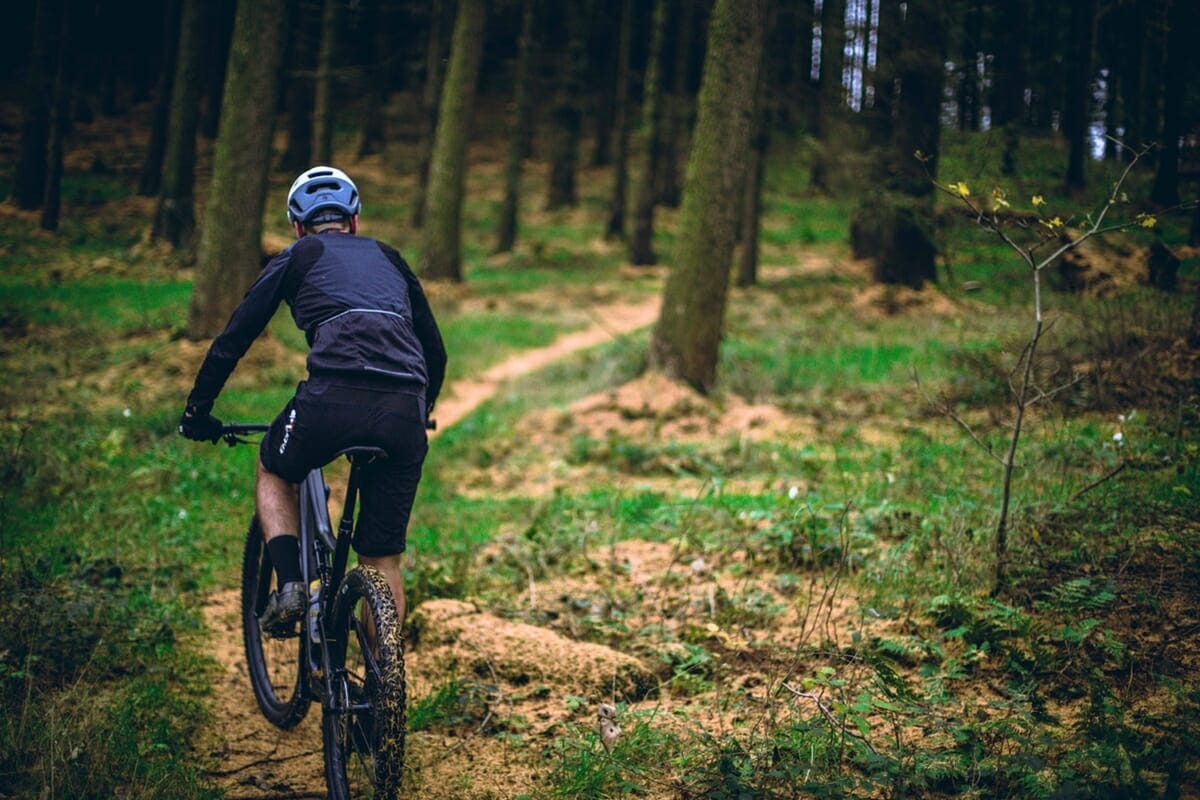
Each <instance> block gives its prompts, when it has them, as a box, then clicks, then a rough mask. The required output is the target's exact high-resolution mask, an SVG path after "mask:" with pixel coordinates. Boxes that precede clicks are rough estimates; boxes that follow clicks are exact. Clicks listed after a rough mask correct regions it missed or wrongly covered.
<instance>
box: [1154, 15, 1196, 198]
mask: <svg viewBox="0 0 1200 800" xmlns="http://www.w3.org/2000/svg"><path fill="white" fill-rule="evenodd" d="M1194 3H1195V0H1171V7H1170V11H1169V12H1168V17H1167V55H1166V67H1165V69H1164V71H1163V124H1162V135H1161V136H1160V137H1159V140H1158V172H1157V173H1156V174H1155V176H1154V188H1153V189H1151V190H1150V199H1151V200H1153V201H1154V202H1155V203H1157V204H1158V205H1160V206H1163V207H1168V206H1173V205H1177V204H1178V203H1179V140H1180V139H1181V138H1182V137H1183V134H1184V122H1183V105H1184V89H1185V88H1186V85H1185V82H1186V80H1187V77H1188V59H1187V53H1185V50H1188V49H1190V48H1192V47H1195V44H1196V42H1195V32H1196V28H1195V24H1194V19H1195V6H1194Z"/></svg>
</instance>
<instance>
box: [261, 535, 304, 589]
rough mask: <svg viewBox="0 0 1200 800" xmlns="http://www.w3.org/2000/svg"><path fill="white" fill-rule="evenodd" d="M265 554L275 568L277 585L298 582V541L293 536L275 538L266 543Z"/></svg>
mask: <svg viewBox="0 0 1200 800" xmlns="http://www.w3.org/2000/svg"><path fill="white" fill-rule="evenodd" d="M267 552H268V553H270V555H271V563H272V564H273V565H274V566H275V575H276V576H277V577H278V583H279V585H280V586H283V585H284V584H285V583H293V582H295V581H298V580H300V539H299V538H297V537H295V536H287V535H284V536H276V537H275V538H274V539H270V540H268V541H267Z"/></svg>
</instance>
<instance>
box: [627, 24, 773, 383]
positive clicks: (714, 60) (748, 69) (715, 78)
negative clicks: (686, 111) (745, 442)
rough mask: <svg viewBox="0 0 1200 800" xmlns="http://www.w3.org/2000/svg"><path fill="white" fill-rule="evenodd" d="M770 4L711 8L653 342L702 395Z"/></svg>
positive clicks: (663, 363) (715, 346) (711, 379)
mask: <svg viewBox="0 0 1200 800" xmlns="http://www.w3.org/2000/svg"><path fill="white" fill-rule="evenodd" d="M768 2H769V0H717V3H716V6H715V8H714V9H713V16H712V21H711V23H710V28H709V36H708V49H707V52H706V55H705V59H704V77H703V81H702V85H701V88H700V98H699V107H698V112H697V119H696V131H695V137H694V140H693V144H692V150H691V155H690V157H689V159H688V170H687V181H686V184H685V188H684V195H683V209H682V211H681V216H680V226H679V245H678V248H677V250H676V254H675V263H674V266H673V268H672V270H671V273H670V275H669V276H668V278H667V283H666V286H665V287H664V289H663V303H662V312H661V316H660V317H659V320H658V324H657V325H656V326H655V329H654V333H653V335H652V338H651V342H650V363H651V365H653V366H655V367H657V368H659V369H661V370H662V371H663V372H664V373H665V374H667V375H668V376H669V377H672V378H676V379H679V380H683V381H686V382H687V383H688V384H690V385H691V386H693V387H695V388H696V389H697V390H698V391H701V392H704V393H709V392H711V391H712V390H713V388H714V387H715V384H716V377H717V361H718V356H719V350H720V344H721V331H722V327H723V321H724V316H725V303H726V296H727V294H728V288H729V274H730V267H731V263H730V262H731V259H732V255H733V248H734V237H735V235H736V231H735V228H734V221H735V219H736V216H737V208H736V206H737V204H738V200H739V198H740V196H741V191H740V190H741V188H742V186H743V182H744V179H745V164H746V155H747V151H748V149H749V144H750V122H751V119H752V117H753V112H754V109H753V108H752V106H753V104H754V96H755V91H754V90H755V85H756V82H757V80H758V72H759V68H760V65H761V63H762V42H763V36H764V28H765V27H766V16H767V14H766V9H767V6H768Z"/></svg>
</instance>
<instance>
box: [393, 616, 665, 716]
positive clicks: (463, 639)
mask: <svg viewBox="0 0 1200 800" xmlns="http://www.w3.org/2000/svg"><path fill="white" fill-rule="evenodd" d="M410 621H411V624H412V629H413V631H414V632H415V635H416V637H417V641H418V645H417V649H418V651H419V653H420V659H421V664H422V669H431V668H432V669H433V670H434V671H436V672H440V673H445V674H453V673H454V672H456V671H462V670H464V669H465V670H468V671H470V672H472V673H474V674H475V675H478V676H483V677H494V678H495V679H498V680H502V681H505V682H507V683H509V684H512V685H515V686H523V685H525V684H528V683H539V684H545V685H548V686H554V687H559V688H562V689H567V690H569V691H570V693H572V694H578V695H582V694H587V693H589V692H592V691H614V690H615V691H617V692H620V693H623V694H624V693H635V694H636V693H642V692H644V691H645V690H646V689H647V688H649V687H650V685H651V684H652V677H653V676H652V675H651V672H650V670H649V669H647V667H646V666H645V665H644V664H642V662H641V661H639V660H638V659H636V658H634V657H633V656H630V655H626V654H624V653H620V652H618V651H616V650H613V649H612V648H609V647H605V646H603V645H599V644H591V643H588V642H577V641H573V640H571V639H568V638H566V637H564V636H561V635H560V634H558V633H556V632H554V631H552V630H549V629H547V628H540V627H537V626H534V625H526V624H524V623H519V622H510V621H508V620H505V619H502V618H500V617H498V616H496V615H494V614H489V613H487V612H481V611H480V610H479V609H478V608H476V607H475V606H474V605H472V604H471V603H464V602H461V601H458V600H429V601H427V602H425V603H422V604H421V605H420V606H418V607H417V608H416V609H415V610H414V611H413V613H412V615H411V617H410Z"/></svg>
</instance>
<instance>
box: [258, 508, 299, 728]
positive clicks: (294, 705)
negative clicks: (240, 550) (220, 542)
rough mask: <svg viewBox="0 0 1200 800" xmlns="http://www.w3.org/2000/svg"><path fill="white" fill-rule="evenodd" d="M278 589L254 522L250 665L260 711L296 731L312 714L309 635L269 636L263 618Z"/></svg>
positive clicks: (276, 723)
mask: <svg viewBox="0 0 1200 800" xmlns="http://www.w3.org/2000/svg"><path fill="white" fill-rule="evenodd" d="M275 588H276V587H275V570H274V569H273V568H272V567H271V558H270V556H269V555H268V553H267V547H266V539H265V538H264V537H263V533H262V528H261V527H260V526H259V524H258V518H257V517H255V518H254V519H252V520H251V521H250V530H249V532H248V533H247V534H246V550H245V554H244V556H243V559H242V638H243V640H244V642H245V645H246V667H247V669H248V671H249V673H250V685H251V686H252V687H253V688H254V698H255V699H256V700H257V701H258V707H259V709H260V710H261V711H262V713H263V716H264V717H266V718H267V719H268V720H270V722H271V723H272V724H274V725H277V726H278V727H280V728H292V727H295V725H296V723H298V722H300V720H302V719H304V715H305V714H306V713H308V706H309V703H310V702H311V701H310V698H309V697H308V696H307V694H306V693H305V691H304V684H303V670H304V638H305V637H304V633H303V630H302V629H303V626H300V627H301V632H299V633H298V634H297V635H294V636H286V637H276V636H271V635H269V634H265V633H263V632H262V631H261V630H260V629H259V626H258V617H259V615H260V614H261V613H262V610H263V609H264V608H265V607H266V605H267V597H269V596H270V594H271V591H272V590H274V589H275Z"/></svg>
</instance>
